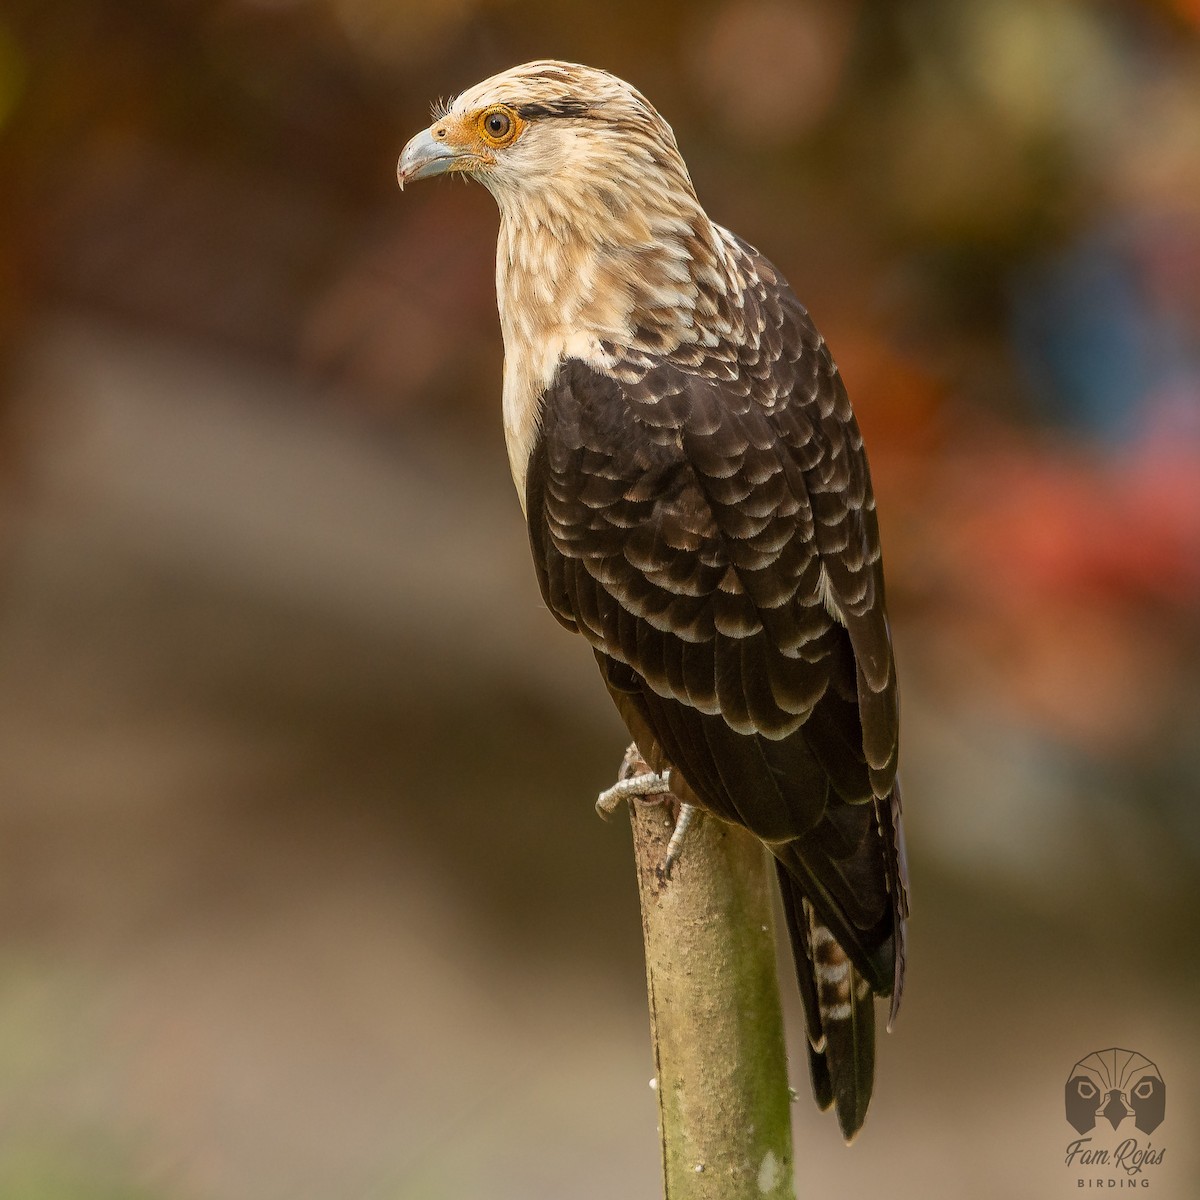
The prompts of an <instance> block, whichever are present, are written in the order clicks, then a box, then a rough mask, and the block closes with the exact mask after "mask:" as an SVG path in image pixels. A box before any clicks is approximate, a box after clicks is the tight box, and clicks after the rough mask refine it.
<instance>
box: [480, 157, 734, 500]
mask: <svg viewBox="0 0 1200 1200" xmlns="http://www.w3.org/2000/svg"><path fill="white" fill-rule="evenodd" d="M497 199H498V200H499V201H500V236H499V239H498V242H497V248H496V296H497V302H498V306H499V310H500V327H501V331H502V333H503V335H504V431H505V438H506V440H507V443H508V451H509V465H510V467H511V469H512V473H513V480H514V482H515V483H516V485H517V491H518V494H519V495H520V497H521V502H522V505H523V504H524V502H525V496H524V493H525V473H526V468H527V465H528V461H529V456H530V454H532V452H533V449H534V445H535V443H536V440H537V433H538V428H539V422H540V414H541V400H542V395H543V393H544V392H545V390H546V388H547V387H548V386H549V384H550V382H551V381H552V380H553V378H554V374H555V372H556V371H557V369H558V365H559V363H561V362H562V361H563V360H564V359H566V358H578V359H580V360H582V361H584V362H586V363H588V364H589V365H591V366H592V367H594V368H595V369H596V370H598V371H601V372H604V373H613V371H614V368H616V367H618V365H620V364H622V363H628V362H629V361H630V360H631V359H632V360H634V361H644V360H645V359H646V358H647V357H648V356H655V357H657V356H661V355H664V354H669V353H670V352H671V351H673V350H675V349H677V348H678V347H679V346H681V345H683V344H685V343H689V342H706V341H707V340H708V338H709V336H710V335H709V333H708V331H707V325H708V323H710V322H711V319H712V318H713V317H714V316H715V314H716V312H717V310H718V307H719V306H720V301H721V300H722V299H723V298H724V297H725V296H726V295H728V293H729V292H730V291H731V290H733V289H735V288H736V287H737V282H736V280H737V272H736V271H735V269H734V262H733V256H734V248H733V246H732V243H731V241H730V239H729V235H727V234H725V232H724V231H723V230H720V229H719V228H718V227H717V226H715V225H713V224H712V222H711V221H710V220H709V219H708V217H707V216H706V215H705V213H704V210H703V209H702V208H701V207H700V205H699V203H698V202H697V201H696V200H695V197H694V195H692V194H691V193H690V188H689V191H688V193H687V194H685V195H683V196H681V195H680V194H679V193H678V192H676V193H673V194H671V195H670V196H669V198H668V197H664V200H663V202H662V203H661V204H660V203H655V197H654V195H653V194H651V195H650V196H649V197H646V196H640V195H637V194H636V193H634V192H633V191H632V190H631V189H630V188H628V187H626V186H620V185H619V183H618V184H613V183H611V182H609V183H607V184H606V183H605V182H604V181H597V183H596V186H594V187H591V188H586V189H577V190H575V191H573V192H572V194H571V197H570V200H569V201H568V200H565V199H564V198H563V197H562V196H561V194H559V193H557V192H552V191H551V190H550V189H546V190H545V191H542V192H539V193H537V194H535V195H532V196H531V195H529V194H526V195H523V196H522V197H521V198H520V202H519V203H506V202H505V198H504V197H501V196H498V197H497ZM668 200H669V202H668Z"/></svg>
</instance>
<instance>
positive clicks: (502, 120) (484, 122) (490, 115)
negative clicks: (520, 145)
mask: <svg viewBox="0 0 1200 1200" xmlns="http://www.w3.org/2000/svg"><path fill="white" fill-rule="evenodd" d="M479 126H480V129H481V130H482V131H483V136H484V137H485V138H486V139H487V140H488V141H489V142H491V143H492V145H493V146H503V145H506V144H507V143H508V142H511V141H512V140H513V138H514V137H515V136H516V133H517V123H516V122H515V121H514V120H513V118H512V116H511V115H510V114H509V112H508V111H507V110H506V109H503V108H490V109H488V111H487V112H485V113H484V114H483V117H482V118H481V119H480V122H479Z"/></svg>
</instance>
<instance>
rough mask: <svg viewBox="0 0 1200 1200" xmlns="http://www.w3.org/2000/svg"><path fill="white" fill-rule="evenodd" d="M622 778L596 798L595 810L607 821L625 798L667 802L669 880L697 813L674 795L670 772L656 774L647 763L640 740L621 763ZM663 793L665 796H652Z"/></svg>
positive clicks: (665, 866) (666, 870) (666, 866)
mask: <svg viewBox="0 0 1200 1200" xmlns="http://www.w3.org/2000/svg"><path fill="white" fill-rule="evenodd" d="M619 775H620V778H618V780H617V782H616V783H614V784H613V785H612V787H610V788H607V789H605V790H604V791H603V792H601V793H600V795H599V796H598V797H597V799H596V812H597V813H598V814H599V815H600V816H601V817H602V818H603V819H604V820H606V821H607V820H608V819H609V818H610V817H611V816H612V814H613V813H614V812H616V810H617V809H618V807H620V804H621V801H622V800H641V801H642V803H643V804H667V805H670V806H671V808H672V809H673V810H674V814H675V830H674V832H673V833H672V834H671V840H670V841H669V842H668V843H667V856H666V858H665V859H664V860H663V874H664V875H665V876H666V877H667V878H668V879H670V877H671V868H672V867H673V866H674V865H675V864H676V863H677V862H678V861H679V860H680V858H681V857H682V853H683V842H684V839H685V838H686V836H687V831H688V827H689V826H690V825H691V823H692V819H693V818H694V817H695V815H696V806H695V805H694V804H684V803H683V802H682V801H680V800H679V799H677V797H675V796H673V795H672V794H671V772H670V771H669V770H667V771H663V772H662V774H661V775H660V774H656V773H655V772H654V771H651V770H650V768H649V767H648V766H647V765H646V760H645V759H644V758H642V755H641V752H640V751H639V750H638V748H637V743H636V742H635V743H631V744H630V746H629V749H628V750H626V751H625V758H624V759H623V760H622V762H621V770H620V772H619ZM658 796H661V797H662V799H661V800H659V799H651V797H658Z"/></svg>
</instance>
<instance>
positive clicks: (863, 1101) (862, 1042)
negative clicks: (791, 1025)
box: [778, 864, 875, 1143]
mask: <svg viewBox="0 0 1200 1200" xmlns="http://www.w3.org/2000/svg"><path fill="white" fill-rule="evenodd" d="M778 875H779V883H780V891H781V892H782V895H783V910H784V916H785V919H786V921H787V927H788V934H789V937H790V940H791V944H792V957H793V959H794V961H795V966H796V982H797V983H798V984H799V988H800V998H801V1000H802V1002H803V1004H804V1018H805V1027H806V1030H807V1033H808V1065H809V1074H810V1076H811V1078H812V1087H813V1097H814V1098H815V1100H816V1102H817V1105H818V1107H819V1108H821V1109H822V1110H825V1109H827V1108H829V1107H830V1105H834V1106H835V1107H836V1109H837V1117H838V1124H839V1126H840V1127H841V1130H842V1136H843V1137H844V1138H845V1139H846V1142H847V1143H849V1142H850V1141H852V1140H853V1138H854V1136H855V1134H857V1133H858V1131H859V1130H860V1129H861V1128H862V1124H863V1121H864V1120H865V1119H866V1115H867V1106H868V1105H869V1104H870V1102H871V1089H872V1085H873V1083H874V1078H875V1006H874V1000H875V996H874V993H873V992H872V991H871V988H870V985H869V984H868V982H867V980H866V979H865V978H864V977H863V976H862V974H861V973H860V972H859V971H858V969H857V968H856V967H855V966H854V964H853V963H852V962H851V961H850V957H849V956H848V955H847V954H846V952H845V950H843V949H842V947H841V946H840V945H839V944H838V942H837V940H836V939H835V938H834V936H833V934H832V933H830V931H829V928H828V926H826V925H825V924H824V922H823V921H822V920H821V918H820V917H818V916H817V915H816V913H815V912H814V911H813V908H812V905H810V904H809V902H808V901H807V900H806V899H805V898H804V896H803V895H802V894H801V893H800V890H799V889H798V888H797V887H796V886H795V883H794V882H793V881H792V879H791V877H790V876H789V875H788V873H787V870H786V869H785V868H784V867H783V866H782V865H781V864H780V865H778Z"/></svg>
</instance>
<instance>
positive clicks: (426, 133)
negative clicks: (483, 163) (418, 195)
mask: <svg viewBox="0 0 1200 1200" xmlns="http://www.w3.org/2000/svg"><path fill="white" fill-rule="evenodd" d="M471 157H473V156H472V155H470V154H468V153H466V152H465V151H463V150H460V149H458V148H457V147H455V146H451V145H448V144H447V143H446V142H444V141H438V140H437V139H436V138H434V136H433V133H432V131H431V130H428V129H423V130H421V132H420V133H418V134H417V136H416V137H415V138H413V139H412V141H410V142H409V143H408V145H407V146H405V147H404V149H403V150H402V151H401V152H400V161H399V162H398V163H397V164H396V178H397V179H398V180H399V181H400V190H401V191H403V190H404V185H405V184H406V183H414V182H415V181H416V180H418V179H429V178H430V177H432V176H434V175H443V174H445V172H447V171H451V170H453V169H454V165H455V163H458V162H462V161H463V160H465V159H469V158H471Z"/></svg>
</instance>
